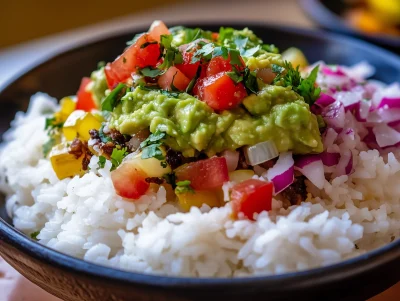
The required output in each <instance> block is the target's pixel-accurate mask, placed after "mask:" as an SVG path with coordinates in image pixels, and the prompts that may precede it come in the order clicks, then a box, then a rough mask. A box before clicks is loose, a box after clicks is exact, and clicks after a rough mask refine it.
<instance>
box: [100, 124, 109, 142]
mask: <svg viewBox="0 0 400 301" xmlns="http://www.w3.org/2000/svg"><path fill="white" fill-rule="evenodd" d="M104 126H105V124H104V123H103V124H102V125H101V127H100V129H99V137H100V140H101V142H103V143H107V142H110V141H111V140H112V139H111V138H110V137H108V136H106V134H104Z"/></svg>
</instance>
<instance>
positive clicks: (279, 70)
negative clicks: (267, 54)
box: [271, 64, 285, 74]
mask: <svg viewBox="0 0 400 301" xmlns="http://www.w3.org/2000/svg"><path fill="white" fill-rule="evenodd" d="M271 67H272V72H274V73H276V74H281V73H282V72H283V71H284V70H285V68H283V67H281V66H279V65H276V64H272V65H271Z"/></svg>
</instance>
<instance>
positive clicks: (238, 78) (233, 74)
mask: <svg viewBox="0 0 400 301" xmlns="http://www.w3.org/2000/svg"><path fill="white" fill-rule="evenodd" d="M226 75H228V76H229V77H230V78H231V79H232V80H233V81H234V82H235V83H236V84H238V83H240V82H241V81H243V75H240V73H239V74H238V73H237V72H235V71H231V72H226Z"/></svg>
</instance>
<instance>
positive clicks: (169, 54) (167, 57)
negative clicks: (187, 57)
mask: <svg viewBox="0 0 400 301" xmlns="http://www.w3.org/2000/svg"><path fill="white" fill-rule="evenodd" d="M172 38H173V37H172V35H162V36H161V40H160V45H161V53H162V56H163V57H164V61H163V62H162V64H161V65H160V66H158V68H159V69H168V68H169V67H171V66H173V65H174V64H181V63H182V62H183V57H182V54H181V53H180V52H179V50H178V48H175V47H173V46H172Z"/></svg>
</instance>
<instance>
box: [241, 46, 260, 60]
mask: <svg viewBox="0 0 400 301" xmlns="http://www.w3.org/2000/svg"><path fill="white" fill-rule="evenodd" d="M259 50H260V45H257V46H255V47H253V48H250V49H247V50H244V51H241V52H240V54H241V55H242V57H252V56H254V55H255V54H256V53H257V52H258V51H259Z"/></svg>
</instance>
